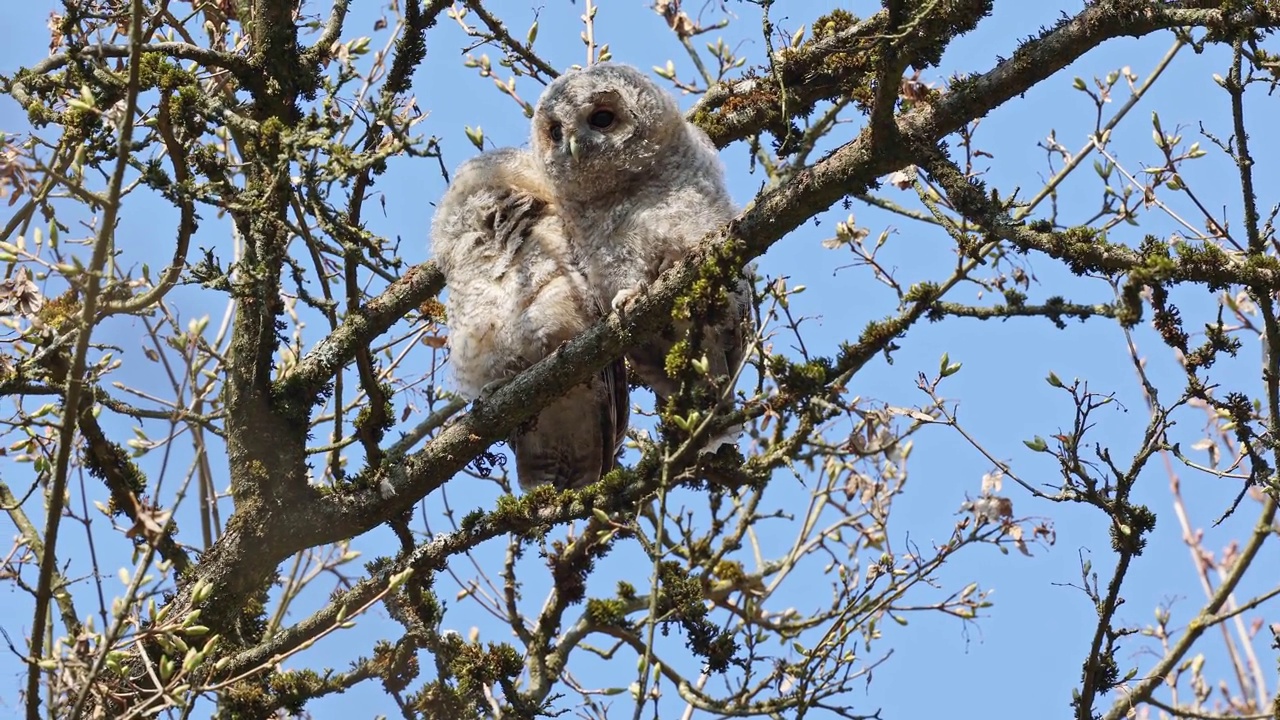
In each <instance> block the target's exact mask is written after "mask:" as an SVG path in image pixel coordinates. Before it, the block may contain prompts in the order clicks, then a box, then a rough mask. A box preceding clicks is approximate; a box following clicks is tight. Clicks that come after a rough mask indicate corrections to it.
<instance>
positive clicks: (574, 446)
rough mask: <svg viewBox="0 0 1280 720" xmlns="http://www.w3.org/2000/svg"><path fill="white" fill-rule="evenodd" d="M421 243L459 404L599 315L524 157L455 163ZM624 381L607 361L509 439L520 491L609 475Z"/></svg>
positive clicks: (622, 414)
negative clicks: (438, 281) (439, 283)
mask: <svg viewBox="0 0 1280 720" xmlns="http://www.w3.org/2000/svg"><path fill="white" fill-rule="evenodd" d="M431 244H432V251H433V253H434V255H435V257H436V260H437V262H438V263H439V265H440V270H441V271H442V272H443V273H444V276H445V282H446V285H447V287H448V290H449V295H448V299H447V301H446V310H447V312H448V316H449V330H450V334H449V347H450V358H451V363H452V365H453V374H454V378H455V380H456V381H457V385H458V388H459V391H460V392H461V393H462V394H463V395H464V396H466V397H467V398H468V399H474V398H476V397H478V396H479V395H480V394H481V391H482V390H483V389H484V388H485V387H486V386H491V385H495V384H500V383H502V382H505V381H506V380H509V379H510V378H511V377H513V376H515V375H516V374H517V373H519V372H520V371H521V370H524V369H525V368H527V367H529V366H530V365H532V364H533V363H535V362H537V361H538V360H541V359H542V358H544V357H546V356H547V355H549V354H550V353H552V352H553V351H555V350H556V349H557V348H558V347H560V345H561V344H563V343H565V342H568V341H569V340H571V339H573V337H574V336H576V335H577V334H579V333H580V332H582V331H583V330H585V329H586V328H588V327H590V326H591V325H592V324H593V323H595V322H596V321H597V320H598V319H599V318H600V316H601V314H602V313H601V310H600V305H599V304H598V303H597V302H596V300H595V297H594V296H593V295H592V293H591V291H590V288H589V286H588V284H587V279H586V276H585V275H584V274H583V272H582V271H581V269H580V268H579V267H578V266H577V264H576V260H575V259H574V256H573V252H572V250H573V248H572V246H571V245H570V244H569V238H568V234H567V233H566V230H565V226H564V224H563V223H562V222H561V219H560V216H559V215H558V214H557V212H556V208H555V205H554V203H553V202H552V200H551V197H550V193H549V192H548V190H547V188H546V184H545V181H544V180H543V179H542V176H541V174H540V172H539V170H538V167H537V165H536V164H535V163H534V161H533V158H532V156H530V155H529V154H528V153H527V152H524V151H520V150H516V149H512V148H506V149H501V150H494V151H490V152H487V153H484V154H482V155H480V156H478V157H475V158H472V159H471V160H468V161H467V162H465V163H463V164H462V165H461V166H460V167H459V168H458V170H457V172H456V173H455V175H454V178H453V182H452V184H450V185H449V189H448V191H447V192H445V194H444V197H442V198H441V199H440V203H439V205H438V206H437V208H436V215H435V220H434V221H433V222H432V225H431ZM626 373H627V370H626V365H625V364H624V363H623V361H621V360H618V361H617V362H615V363H613V364H611V365H609V366H608V367H606V368H605V369H604V370H603V371H602V372H601V373H600V374H599V375H596V376H593V377H592V378H591V379H590V380H589V381H588V382H586V383H584V384H582V385H579V386H577V387H574V388H573V389H572V390H570V391H569V393H568V394H567V395H565V396H564V397H562V398H559V399H557V400H556V401H554V402H553V403H551V404H550V405H548V406H547V407H546V408H545V409H543V410H542V412H540V413H539V414H538V415H537V417H536V418H535V419H534V420H533V421H532V422H531V423H529V424H527V425H526V427H523V428H520V429H518V430H516V431H515V432H514V433H512V436H511V438H510V440H509V442H510V445H511V448H512V451H513V452H514V454H515V456H516V475H517V477H518V479H519V482H520V487H522V488H524V489H525V490H530V489H532V488H534V487H537V486H538V485H542V484H544V483H552V484H554V485H555V486H557V487H560V488H565V487H572V488H578V487H582V486H584V485H587V484H589V483H592V482H594V481H596V480H598V479H599V478H600V476H601V474H603V473H605V472H608V471H609V470H610V469H611V468H612V467H613V464H614V461H615V458H616V457H617V453H618V449H619V447H620V446H621V444H622V440H623V438H624V433H625V432H626V429H627V422H628V419H629V415H630V400H629V398H628V391H627V376H626Z"/></svg>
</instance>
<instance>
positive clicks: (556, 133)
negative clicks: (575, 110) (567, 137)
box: [548, 123, 564, 142]
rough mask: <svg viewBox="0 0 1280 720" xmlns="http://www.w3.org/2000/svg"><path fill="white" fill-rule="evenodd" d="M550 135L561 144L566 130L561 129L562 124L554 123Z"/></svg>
mask: <svg viewBox="0 0 1280 720" xmlns="http://www.w3.org/2000/svg"><path fill="white" fill-rule="evenodd" d="M548 133H549V134H550V135H551V139H552V140H554V141H555V142H560V140H561V139H563V138H564V128H562V127H560V123H553V124H552V125H551V129H550V130H549V131H548Z"/></svg>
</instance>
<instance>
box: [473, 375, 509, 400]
mask: <svg viewBox="0 0 1280 720" xmlns="http://www.w3.org/2000/svg"><path fill="white" fill-rule="evenodd" d="M510 381H511V378H499V379H497V380H494V381H493V382H490V383H486V384H485V386H484V387H482V388H480V394H479V395H476V400H477V401H479V402H481V403H485V402H488V401H489V398H491V397H493V394H494V393H496V392H498V391H499V390H501V389H502V386H503V385H506V384H507V383H508V382H510Z"/></svg>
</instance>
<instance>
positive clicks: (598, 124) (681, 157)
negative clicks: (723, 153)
mask: <svg viewBox="0 0 1280 720" xmlns="http://www.w3.org/2000/svg"><path fill="white" fill-rule="evenodd" d="M532 145H533V153H534V156H535V157H536V158H537V160H538V163H539V165H540V166H541V168H542V171H543V173H544V174H545V175H546V176H547V179H548V181H549V182H550V184H551V186H552V189H553V191H554V194H555V199H556V202H557V203H558V204H559V206H560V208H561V212H562V213H563V214H564V217H565V220H566V222H568V223H569V225H570V228H571V232H572V235H573V237H574V241H575V242H577V243H579V245H580V249H581V253H582V257H583V264H584V266H585V268H586V271H587V277H588V278H589V280H590V282H591V286H592V289H593V290H594V291H595V292H596V293H597V296H598V297H599V298H600V299H601V301H602V302H603V303H606V304H608V305H610V306H612V307H613V308H614V309H615V310H624V311H625V309H626V307H627V305H628V304H629V302H630V301H632V300H633V299H634V298H635V297H636V296H637V295H638V294H639V293H641V292H643V290H644V288H645V287H647V286H648V285H650V284H651V283H652V282H653V281H654V280H655V279H656V278H657V276H658V275H660V274H661V272H662V271H663V270H665V269H667V268H668V267H670V266H671V265H673V264H674V263H676V262H678V261H679V260H681V259H683V257H684V256H685V254H686V253H688V251H689V250H691V249H692V248H693V247H694V246H696V245H697V244H698V242H699V241H700V240H701V239H702V238H703V237H704V236H705V235H706V234H707V233H709V232H710V231H712V230H715V229H716V228H718V227H720V226H721V225H723V224H724V223H726V222H728V221H729V220H730V219H731V218H732V217H733V215H734V205H733V201H732V200H731V199H730V197H729V191H728V189H727V188H726V186H725V177H724V165H723V164H722V163H721V162H720V157H719V154H718V153H717V152H716V149H715V146H714V145H713V144H712V143H711V140H710V138H708V137H707V135H706V133H704V132H702V130H700V129H699V128H697V127H696V126H694V125H692V124H690V123H688V122H687V121H685V119H684V116H683V115H682V114H681V113H680V108H679V106H678V105H677V104H676V101H675V98H674V97H672V96H671V94H670V93H668V92H666V91H665V90H663V89H662V88H660V87H658V86H657V85H656V84H655V83H654V82H653V81H652V80H650V79H649V78H648V77H647V76H646V75H645V74H644V73H642V72H640V71H639V70H637V69H635V68H633V67H630V66H627V65H618V64H614V63H599V64H596V65H593V66H591V67H589V68H587V69H585V70H581V71H577V72H569V73H566V74H564V75H562V76H560V77H559V78H557V79H556V80H555V81H554V82H552V83H551V84H550V85H548V86H547V89H546V90H545V91H544V92H543V94H542V97H541V98H540V99H539V100H538V105H537V109H536V110H535V112H534V115H533V136H532ZM749 303H750V284H749V283H748V282H747V281H746V280H745V279H744V280H743V281H742V282H741V283H740V284H739V285H738V286H737V287H735V288H733V289H732V291H731V292H730V293H729V309H728V311H727V312H725V313H724V314H723V316H722V317H717V318H715V319H714V320H715V322H714V323H705V322H703V321H705V319H702V320H701V321H699V324H700V325H702V327H703V335H702V349H703V351H704V352H705V353H706V356H707V360H708V361H709V365H710V374H711V376H712V377H720V376H724V375H729V374H731V373H733V372H735V371H736V370H737V369H738V365H739V363H740V362H741V360H742V356H743V347H744V344H745V341H746V338H747V336H748V332H749V330H750V327H751V326H750V320H749V317H750V316H749V314H748V311H749ZM688 327H689V324H688V323H685V324H683V326H680V325H679V324H677V326H674V327H670V328H668V329H667V330H666V331H665V332H664V333H663V334H661V335H659V336H658V337H656V338H654V339H652V340H651V341H649V342H647V343H645V344H643V345H642V346H640V347H639V348H637V349H636V350H635V351H634V352H632V353H630V354H629V355H628V356H627V357H628V359H629V360H630V361H631V365H632V369H633V370H634V371H635V372H636V374H637V375H638V376H639V377H640V378H641V379H642V380H644V382H645V383H646V384H648V385H649V386H650V387H651V388H652V389H653V391H654V393H655V394H656V395H657V396H658V399H659V402H662V401H664V400H665V399H666V398H667V397H668V396H670V395H672V394H674V393H675V392H676V391H677V390H678V389H679V386H678V383H677V381H675V380H673V379H672V378H671V377H669V376H668V375H667V373H666V369H665V361H666V356H667V351H669V350H670V349H671V347H672V346H673V345H674V344H675V343H676V342H677V341H679V340H680V339H681V338H683V337H684V335H685V331H686V330H687V329H688Z"/></svg>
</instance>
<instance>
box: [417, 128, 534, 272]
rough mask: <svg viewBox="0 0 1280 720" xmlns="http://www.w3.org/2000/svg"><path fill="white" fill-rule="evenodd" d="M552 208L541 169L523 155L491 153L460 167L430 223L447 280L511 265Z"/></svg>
mask: <svg viewBox="0 0 1280 720" xmlns="http://www.w3.org/2000/svg"><path fill="white" fill-rule="evenodd" d="M549 205H550V193H549V191H548V190H547V188H546V186H545V183H544V181H543V180H542V176H541V173H540V172H539V170H538V166H537V164H536V163H535V162H534V161H533V158H532V156H530V155H529V153H527V152H525V151H523V150H517V149H515V148H500V149H498V150H490V151H489V152H486V153H482V154H480V155H477V156H475V157H473V158H471V159H470V160H467V161H466V162H464V163H462V164H461V165H459V166H458V169H457V170H455V171H454V174H453V181H452V182H450V183H449V189H448V190H446V191H445V193H444V195H443V196H442V197H441V198H440V202H439V203H438V204H437V205H436V214H435V219H434V220H432V222H431V253H432V255H434V256H435V259H436V262H437V263H439V265H440V271H441V272H443V273H444V275H445V277H446V278H449V277H450V276H451V275H452V274H453V271H454V270H455V269H457V268H466V267H486V266H491V265H492V264H494V263H500V262H511V261H513V260H514V257H515V255H516V254H517V253H518V252H519V250H520V246H521V243H522V242H523V240H524V238H525V237H526V236H527V235H528V233H529V230H530V228H531V227H532V226H533V225H534V224H535V223H537V222H538V221H539V220H540V219H541V218H542V217H543V215H545V214H546V213H547V212H549Z"/></svg>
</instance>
